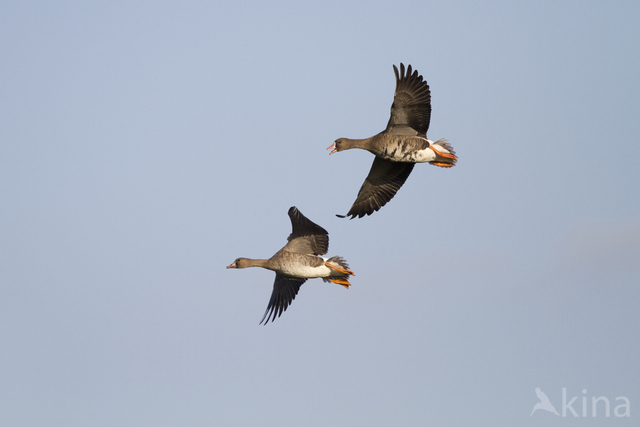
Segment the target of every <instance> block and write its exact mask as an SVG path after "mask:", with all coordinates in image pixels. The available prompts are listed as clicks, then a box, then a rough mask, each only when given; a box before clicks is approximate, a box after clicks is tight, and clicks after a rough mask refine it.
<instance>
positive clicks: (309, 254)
mask: <svg viewBox="0 0 640 427" xmlns="http://www.w3.org/2000/svg"><path fill="white" fill-rule="evenodd" d="M288 214H289V218H290V219H291V225H292V227H293V231H292V232H291V234H290V235H289V237H288V238H287V240H288V242H287V244H286V245H284V247H283V248H282V249H280V250H279V251H278V252H276V253H275V255H273V256H272V257H271V258H269V259H250V258H238V259H236V260H235V261H234V262H232V263H231V264H230V265H228V266H227V268H247V267H262V268H266V269H268V270H272V271H275V272H276V280H275V282H274V284H273V292H272V293H271V299H270V300H269V305H268V306H267V310H266V311H265V312H264V316H262V320H261V321H260V323H262V322H264V324H265V325H266V324H267V323H269V319H271V321H272V322H273V321H274V320H275V319H276V317H280V315H281V314H282V313H283V312H284V311H285V310H286V309H287V307H289V305H290V304H291V302H292V301H293V299H294V298H295V297H296V295H297V294H298V290H299V289H300V286H302V284H303V283H304V282H306V280H307V279H312V278H315V277H321V278H322V280H324V281H325V282H327V281H329V282H333V283H337V284H338V285H342V286H344V287H345V288H347V289H349V286H351V284H350V283H349V276H353V275H354V274H353V272H352V271H351V270H349V264H347V262H346V261H345V260H344V259H343V258H341V257H339V256H334V257H331V258H325V257H321V256H319V255H324V254H326V253H327V251H328V250H329V233H327V231H326V230H325V229H324V228H322V227H320V226H319V225H318V224H316V223H314V222H312V221H310V220H309V219H308V218H307V217H305V216H304V215H302V213H301V212H300V211H299V210H298V209H297V208H296V207H295V206H293V207H291V208H290V209H289V212H288ZM265 319H266V322H265Z"/></svg>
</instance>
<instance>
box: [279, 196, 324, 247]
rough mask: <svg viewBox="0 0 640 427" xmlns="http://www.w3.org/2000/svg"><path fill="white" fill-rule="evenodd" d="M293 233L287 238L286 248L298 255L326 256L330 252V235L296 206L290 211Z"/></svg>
mask: <svg viewBox="0 0 640 427" xmlns="http://www.w3.org/2000/svg"><path fill="white" fill-rule="evenodd" d="M288 213H289V218H290V219H291V226H292V227H293V231H292V232H291V234H290V235H289V237H287V240H288V241H289V243H287V244H286V245H285V248H286V249H287V250H288V251H289V252H294V253H298V254H313V255H324V254H326V253H327V251H328V250H329V233H327V230H325V229H324V228H322V227H320V226H319V225H318V224H316V223H314V222H312V221H310V220H309V219H308V218H307V217H306V216H304V215H302V212H300V211H299V210H298V208H296V207H295V206H292V207H291V208H290V209H289V212H288Z"/></svg>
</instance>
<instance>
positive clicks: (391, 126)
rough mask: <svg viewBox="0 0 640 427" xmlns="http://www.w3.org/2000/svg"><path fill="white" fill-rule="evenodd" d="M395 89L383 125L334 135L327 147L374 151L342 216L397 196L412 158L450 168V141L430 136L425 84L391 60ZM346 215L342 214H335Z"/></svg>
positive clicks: (373, 207) (453, 159)
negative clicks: (352, 135)
mask: <svg viewBox="0 0 640 427" xmlns="http://www.w3.org/2000/svg"><path fill="white" fill-rule="evenodd" d="M393 70H394V72H395V75H396V91H395V96H394V99H393V104H392V105H391V117H390V118H389V122H388V123H387V127H386V129H385V130H383V131H382V132H380V133H379V134H377V135H374V136H372V137H370V138H365V139H349V138H338V139H337V140H336V141H335V143H334V144H333V145H331V146H330V147H328V148H327V149H330V150H332V151H331V152H330V153H329V154H333V153H335V152H338V151H344V150H349V149H352V148H360V149H363V150H367V151H369V152H371V153H373V154H374V155H375V156H376V158H375V159H374V161H373V165H372V166H371V170H370V171H369V175H367V178H366V179H365V182H364V184H362V187H361V188H360V191H359V192H358V197H357V198H356V201H355V202H354V204H353V206H352V207H351V209H350V210H349V212H348V213H347V215H346V216H351V218H355V217H356V216H357V217H359V218H361V217H363V216H365V215H371V214H372V213H373V212H375V211H377V210H379V209H380V208H381V207H382V206H384V205H385V204H386V203H387V202H388V201H389V200H391V199H392V198H393V196H395V194H396V192H397V191H398V190H399V189H400V187H402V185H403V184H404V182H405V181H406V180H407V178H408V177H409V174H410V173H411V171H412V170H413V166H414V165H415V164H416V163H430V164H432V165H435V166H439V167H445V168H449V167H452V166H454V165H455V164H456V162H457V160H458V158H457V157H456V154H455V151H454V150H453V147H451V145H450V144H449V143H448V142H447V140H446V139H439V140H438V141H435V142H434V141H431V140H429V139H427V130H428V129H429V121H430V119H431V92H430V90H429V85H428V84H427V82H426V81H424V80H423V78H422V76H421V75H419V74H418V72H417V71H413V72H412V70H411V65H409V66H408V67H407V72H406V74H405V68H404V65H403V64H400V72H398V68H397V67H396V66H395V65H394V66H393ZM338 216H341V217H344V216H343V215H338Z"/></svg>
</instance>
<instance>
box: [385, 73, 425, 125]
mask: <svg viewBox="0 0 640 427" xmlns="http://www.w3.org/2000/svg"><path fill="white" fill-rule="evenodd" d="M393 71H394V72H395V74H396V92H395V96H394V98H393V104H391V117H390V118H389V123H387V129H386V130H385V132H387V133H390V134H394V135H420V136H426V135H427V130H429V120H430V119H431V92H430V91H429V85H428V84H427V82H426V81H424V80H423V78H422V76H421V75H419V74H418V71H413V72H412V71H411V65H409V66H408V67H407V72H406V74H405V69H404V64H400V73H399V74H398V68H397V67H396V66H395V65H394V66H393Z"/></svg>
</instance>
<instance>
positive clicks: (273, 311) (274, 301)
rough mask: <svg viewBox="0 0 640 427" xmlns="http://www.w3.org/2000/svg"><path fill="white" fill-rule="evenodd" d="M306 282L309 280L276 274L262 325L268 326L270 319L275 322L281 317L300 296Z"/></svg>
mask: <svg viewBox="0 0 640 427" xmlns="http://www.w3.org/2000/svg"><path fill="white" fill-rule="evenodd" d="M306 281H307V279H300V278H297V277H288V276H283V275H282V274H279V273H276V280H275V282H274V283H273V292H272V293H271V298H270V299H269V305H268V306H267V310H266V311H265V312H264V316H262V320H260V323H261V324H262V322H264V324H265V325H266V324H267V323H269V319H271V321H272V322H273V321H274V320H275V319H276V317H280V315H281V314H282V313H283V312H284V311H285V310H286V309H287V307H289V305H291V302H292V301H293V300H294V298H295V297H296V295H298V291H299V290H300V286H302V284H303V283H304V282H306ZM265 318H266V321H265Z"/></svg>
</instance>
